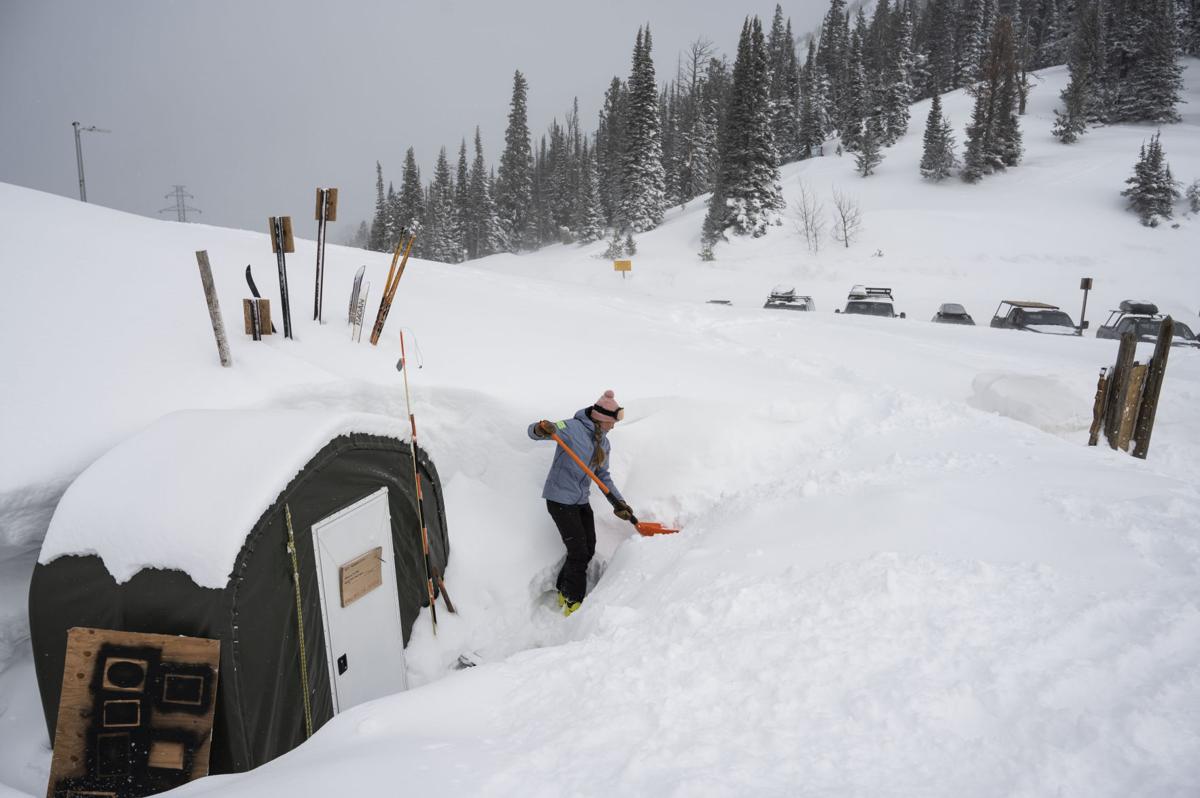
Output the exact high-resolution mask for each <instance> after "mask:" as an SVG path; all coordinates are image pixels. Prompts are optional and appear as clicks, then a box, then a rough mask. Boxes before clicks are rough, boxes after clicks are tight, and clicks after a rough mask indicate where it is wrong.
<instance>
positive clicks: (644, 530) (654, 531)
mask: <svg viewBox="0 0 1200 798" xmlns="http://www.w3.org/2000/svg"><path fill="white" fill-rule="evenodd" d="M637 531H638V534H641V535H645V536H646V537H649V536H651V535H673V534H675V533H676V532H678V531H679V530H678V529H671V528H670V527H668V526H663V525H662V524H656V523H654V522H653V521H638V523H637Z"/></svg>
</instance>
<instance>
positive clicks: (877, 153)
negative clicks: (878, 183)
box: [854, 116, 883, 177]
mask: <svg viewBox="0 0 1200 798" xmlns="http://www.w3.org/2000/svg"><path fill="white" fill-rule="evenodd" d="M882 144H883V130H882V129H881V126H880V123H879V117H878V116H873V117H871V118H870V119H868V120H867V124H866V125H865V126H864V127H863V132H862V135H861V136H860V137H859V140H858V153H857V154H856V155H855V156H854V163H855V166H856V167H857V169H858V173H859V174H860V175H862V176H863V177H869V176H870V175H872V174H874V173H875V167H876V166H879V164H880V163H881V162H882V161H883V152H882V151H881V149H880V148H881V147H882Z"/></svg>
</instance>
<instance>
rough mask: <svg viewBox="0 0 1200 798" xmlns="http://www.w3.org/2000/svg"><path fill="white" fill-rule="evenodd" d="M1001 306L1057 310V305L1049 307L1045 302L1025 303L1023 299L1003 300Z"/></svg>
mask: <svg viewBox="0 0 1200 798" xmlns="http://www.w3.org/2000/svg"><path fill="white" fill-rule="evenodd" d="M1000 304H1001V305H1012V306H1013V307H1014V308H1040V309H1042V310H1058V309H1059V308H1058V305H1050V304H1047V303H1045V302H1026V301H1025V300H1023V299H1005V300H1003V301H1002V302H1001V303H1000Z"/></svg>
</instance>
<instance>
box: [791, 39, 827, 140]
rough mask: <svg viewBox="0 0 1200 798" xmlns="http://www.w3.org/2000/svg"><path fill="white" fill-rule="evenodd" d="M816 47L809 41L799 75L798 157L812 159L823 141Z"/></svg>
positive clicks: (823, 127)
mask: <svg viewBox="0 0 1200 798" xmlns="http://www.w3.org/2000/svg"><path fill="white" fill-rule="evenodd" d="M815 54H816V45H815V44H814V43H813V41H812V40H811V39H810V40H809V42H808V55H807V56H806V57H805V59H804V68H803V69H802V70H801V72H800V75H801V79H800V129H799V131H798V133H797V136H798V139H799V145H798V147H799V150H798V156H799V157H800V158H812V157H813V156H815V155H817V154H818V153H819V152H820V151H821V144H823V143H824V141H825V132H824V131H825V123H824V120H823V119H822V116H821V108H822V107H823V105H824V103H823V101H822V98H821V89H820V76H819V75H818V71H817V65H816V59H815Z"/></svg>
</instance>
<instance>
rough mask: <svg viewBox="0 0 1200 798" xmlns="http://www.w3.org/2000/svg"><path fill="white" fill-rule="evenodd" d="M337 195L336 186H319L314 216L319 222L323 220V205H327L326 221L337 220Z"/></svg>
mask: <svg viewBox="0 0 1200 798" xmlns="http://www.w3.org/2000/svg"><path fill="white" fill-rule="evenodd" d="M337 196H338V190H337V189H336V188H319V189H317V209H316V213H315V214H314V215H313V218H314V219H316V220H317V221H318V222H319V221H321V205H322V204H324V205H325V221H327V222H336V221H337Z"/></svg>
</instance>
